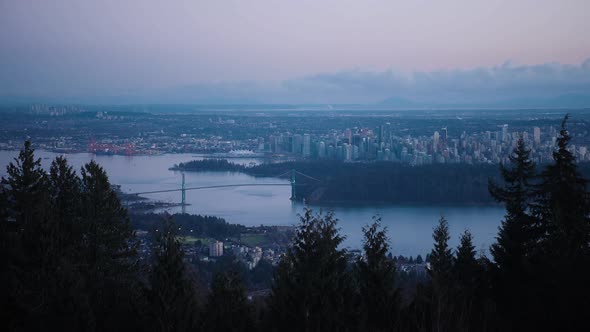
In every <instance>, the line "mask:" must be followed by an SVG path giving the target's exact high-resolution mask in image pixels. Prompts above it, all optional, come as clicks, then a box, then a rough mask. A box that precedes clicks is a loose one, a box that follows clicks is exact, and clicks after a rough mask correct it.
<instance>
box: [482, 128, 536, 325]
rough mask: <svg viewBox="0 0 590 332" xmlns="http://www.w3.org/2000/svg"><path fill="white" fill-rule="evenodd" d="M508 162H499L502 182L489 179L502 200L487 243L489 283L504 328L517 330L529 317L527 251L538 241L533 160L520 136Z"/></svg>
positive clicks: (494, 192)
mask: <svg viewBox="0 0 590 332" xmlns="http://www.w3.org/2000/svg"><path fill="white" fill-rule="evenodd" d="M509 159H510V162H511V165H510V166H505V165H500V173H501V175H502V178H503V181H504V184H503V186H499V185H497V184H496V183H495V182H493V181H491V180H490V184H489V191H490V193H491V195H492V197H494V199H495V200H496V201H498V202H500V203H504V205H505V207H506V215H505V217H504V220H503V221H502V224H501V226H500V228H499V232H498V237H497V242H496V243H494V244H493V245H492V246H491V249H490V250H491V253H492V256H493V257H494V262H495V265H494V269H493V270H492V272H493V278H492V280H493V287H494V294H495V297H496V301H497V303H498V306H499V309H500V312H501V313H502V316H503V320H504V325H505V326H504V328H505V329H509V328H511V326H512V328H514V329H516V330H520V329H522V328H525V327H526V324H527V322H528V321H530V320H531V319H532V318H533V317H532V316H531V315H533V314H531V313H530V312H529V311H528V309H527V308H530V307H531V305H530V299H528V295H527V294H528V293H530V290H529V289H530V287H531V286H530V279H531V278H532V277H533V276H532V270H531V266H530V265H531V263H530V259H531V254H532V252H533V250H534V249H535V248H536V246H537V243H538V242H539V237H540V234H541V232H540V230H539V227H538V223H536V222H535V218H534V217H532V216H531V211H530V210H531V208H530V206H531V196H532V193H533V188H534V184H533V183H532V182H533V180H534V179H535V164H534V162H533V161H532V160H531V159H530V151H529V150H528V149H527V148H526V145H525V142H524V140H523V138H522V137H521V138H520V139H519V140H518V144H517V146H516V148H515V149H514V151H513V152H512V154H510V156H509Z"/></svg>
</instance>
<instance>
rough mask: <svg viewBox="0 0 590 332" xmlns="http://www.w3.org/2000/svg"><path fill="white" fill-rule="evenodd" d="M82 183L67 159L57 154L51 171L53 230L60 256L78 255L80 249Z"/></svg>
mask: <svg viewBox="0 0 590 332" xmlns="http://www.w3.org/2000/svg"><path fill="white" fill-rule="evenodd" d="M80 187H81V182H80V178H79V177H78V176H77V175H76V172H75V171H74V168H73V167H72V166H70V165H68V162H67V160H66V158H64V157H62V156H58V157H56V158H55V160H54V161H53V162H52V163H51V168H50V170H49V188H50V209H51V212H52V218H51V219H52V220H51V227H50V232H51V233H52V238H53V239H54V241H55V243H54V244H53V245H54V246H55V247H56V250H57V251H58V256H63V255H68V256H77V255H78V254H79V250H80V249H81V239H82V222H81V216H80V213H81V209H82V207H81V203H82V202H81V188H80Z"/></svg>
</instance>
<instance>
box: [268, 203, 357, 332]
mask: <svg viewBox="0 0 590 332" xmlns="http://www.w3.org/2000/svg"><path fill="white" fill-rule="evenodd" d="M336 222H337V220H336V219H335V218H334V215H333V214H332V213H328V214H326V215H322V214H321V213H320V214H315V215H314V214H313V211H312V210H310V209H305V213H304V215H302V216H300V222H299V224H298V225H297V232H296V235H295V239H294V241H293V245H292V247H291V248H290V249H289V250H288V252H287V254H286V255H285V256H284V257H283V259H282V260H281V263H280V264H279V267H278V268H277V272H276V273H275V278H274V282H273V287H272V290H271V295H270V297H269V309H270V310H271V315H272V318H273V319H272V320H273V322H272V325H273V327H274V329H276V330H281V331H328V330H330V331H339V330H340V331H341V330H345V329H346V328H347V327H351V326H352V321H350V320H352V319H354V317H351V315H350V312H349V308H350V303H349V302H350V300H351V298H352V292H351V285H350V277H349V275H348V274H347V273H346V256H345V254H346V252H345V250H342V249H339V248H338V246H339V245H340V244H341V243H342V241H343V237H342V236H340V235H339V234H338V229H337V228H336Z"/></svg>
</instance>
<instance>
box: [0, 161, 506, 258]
mask: <svg viewBox="0 0 590 332" xmlns="http://www.w3.org/2000/svg"><path fill="white" fill-rule="evenodd" d="M17 155H18V152H16V151H0V175H2V176H4V175H6V165H8V163H9V162H10V161H12V159H13V158H14V157H16V156H17ZM36 155H37V156H38V157H40V158H42V162H43V166H44V167H45V168H46V169H49V165H50V164H51V160H52V159H53V158H55V156H57V154H55V153H51V152H44V151H36ZM67 158H68V160H69V161H70V163H71V164H73V165H74V166H75V167H76V169H78V170H79V168H80V167H81V166H82V165H83V164H84V163H86V162H88V161H90V160H92V159H94V160H96V161H97V162H98V163H99V164H101V165H102V166H103V167H104V168H105V169H106V171H107V172H108V174H109V178H110V180H111V183H113V184H119V185H121V189H122V190H123V191H124V192H143V191H152V190H164V189H176V188H180V186H181V173H180V172H174V171H169V170H168V168H169V167H171V166H172V165H174V164H178V163H180V162H186V161H190V160H193V159H199V158H200V157H195V156H194V155H192V154H166V155H159V156H131V157H129V156H95V155H93V154H87V153H78V154H69V155H67ZM232 161H233V162H239V163H243V164H249V163H252V162H254V163H258V162H259V161H258V160H255V159H232ZM185 177H186V185H187V187H200V186H213V185H225V184H245V183H255V184H263V183H285V184H288V181H287V180H285V179H276V178H254V177H252V176H249V175H245V174H239V173H219V172H204V173H185ZM290 195H291V189H290V187H289V186H269V187H264V186H262V187H237V188H218V189H206V190H195V191H188V192H187V193H186V196H187V203H189V204H190V206H187V207H186V211H187V212H188V213H195V214H206V215H214V216H219V217H223V218H225V219H226V220H227V221H228V222H231V223H240V224H243V225H248V226H253V225H261V224H263V225H293V224H295V223H296V222H297V220H298V218H297V214H298V213H301V212H302V209H303V205H302V204H300V203H292V202H291V201H290V200H289V197H290ZM180 196H181V193H180V192H171V193H160V194H151V195H149V196H147V195H146V197H149V198H153V199H157V200H161V201H165V202H174V203H177V202H180V199H181V197H180ZM323 209H324V210H333V211H334V212H335V213H336V217H337V218H338V219H339V227H340V228H341V231H342V233H343V234H344V235H346V240H345V243H344V245H345V246H347V247H350V248H359V247H360V245H361V239H362V232H361V227H362V226H363V225H366V224H367V223H369V222H370V221H371V218H372V216H373V215H375V214H379V215H380V216H381V217H382V220H383V221H382V223H383V224H384V225H385V226H387V227H388V229H389V235H390V238H391V244H392V247H393V251H394V254H396V255H399V254H402V255H416V254H422V255H424V254H426V253H427V252H429V251H430V249H431V247H432V237H431V234H432V228H433V227H434V226H435V224H436V222H437V221H438V219H439V218H440V216H441V215H444V216H445V218H446V219H447V220H448V221H449V224H450V230H451V236H452V237H451V241H450V242H451V244H452V245H453V246H456V245H457V244H458V237H459V233H461V232H462V231H463V230H464V229H469V230H471V232H472V234H473V236H474V238H475V244H476V248H477V250H483V251H486V250H487V249H488V248H489V246H490V244H491V243H493V241H494V238H495V236H496V234H497V229H498V226H499V224H500V221H501V219H502V216H503V215H504V210H503V209H501V208H497V207H453V206H436V207H424V206H349V207H323ZM180 210H181V208H180V207H177V208H171V209H169V211H170V212H172V213H174V212H180Z"/></svg>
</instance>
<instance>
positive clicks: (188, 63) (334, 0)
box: [0, 0, 590, 94]
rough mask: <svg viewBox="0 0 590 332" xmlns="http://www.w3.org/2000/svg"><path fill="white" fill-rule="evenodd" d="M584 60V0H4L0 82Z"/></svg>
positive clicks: (111, 84)
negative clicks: (508, 61)
mask: <svg viewBox="0 0 590 332" xmlns="http://www.w3.org/2000/svg"><path fill="white" fill-rule="evenodd" d="M588 57H590V1H588V0H559V1H557V0H552V1H547V0H518V1H515V0H511V1H508V0H486V1H473V0H465V1H458V0H446V1H440V0H432V1H427V0H412V1H409V0H406V1H395V0H362V1H360V0H357V1H347V0H314V1H308V0H298V1H279V0H258V1H257V0H251V1H246V0H243V1H237V0H236V1H228V0H210V1H205V0H200V1H199V0H192V1H163V0H162V1H154V0H125V1H120V0H105V1H79V0H54V1H45V0H37V1H35V0H2V1H0V71H2V72H3V75H1V76H0V89H2V90H4V91H8V92H9V93H16V94H19V93H26V92H27V91H29V90H30V91H32V92H35V93H49V94H51V93H56V94H58V93H64V92H72V93H75V92H80V93H83V92H87V91H95V90H98V91H116V90H126V91H132V90H145V89H160V88H166V87H173V86H177V85H186V84H193V83H208V82H224V81H281V80H286V79H291V78H297V77H304V76H309V75H313V74H316V73H321V72H338V71H343V70H354V69H360V70H369V71H383V70H388V69H394V70H397V71H406V72H411V71H433V70H441V69H457V68H475V67H489V66H494V65H499V64H502V63H504V62H505V61H507V60H510V61H512V62H513V63H516V64H523V65H526V64H541V63H547V62H559V63H564V64H578V65H579V64H580V63H582V62H583V61H584V60H585V59H587V58H588Z"/></svg>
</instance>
